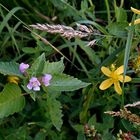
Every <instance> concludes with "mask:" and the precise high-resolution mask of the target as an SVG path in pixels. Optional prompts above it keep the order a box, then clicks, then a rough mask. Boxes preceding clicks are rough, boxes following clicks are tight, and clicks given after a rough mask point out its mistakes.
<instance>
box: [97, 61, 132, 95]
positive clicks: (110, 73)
mask: <svg viewBox="0 0 140 140" xmlns="http://www.w3.org/2000/svg"><path fill="white" fill-rule="evenodd" d="M101 71H102V72H103V73H104V75H106V76H107V77H109V78H108V79H107V80H104V81H103V82H102V83H101V84H100V86H99V88H100V89H101V90H106V89H107V88H109V87H110V86H111V85H112V84H114V89H115V91H116V92H117V93H118V94H119V95H121V94H122V89H121V86H120V82H122V83H123V82H124V83H125V82H129V81H131V77H129V76H125V78H124V79H123V73H124V66H123V65H122V66H120V67H119V68H117V69H115V66H114V65H113V64H112V66H111V70H110V69H109V68H107V67H104V66H103V67H101Z"/></svg>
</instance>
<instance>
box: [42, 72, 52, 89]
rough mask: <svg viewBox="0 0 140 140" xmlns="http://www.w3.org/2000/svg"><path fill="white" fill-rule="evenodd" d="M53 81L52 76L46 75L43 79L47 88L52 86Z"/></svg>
mask: <svg viewBox="0 0 140 140" xmlns="http://www.w3.org/2000/svg"><path fill="white" fill-rule="evenodd" d="M51 79H52V75H50V74H45V75H44V76H43V77H42V83H44V85H45V86H46V87H47V86H49V85H50V83H49V82H50V80H51Z"/></svg>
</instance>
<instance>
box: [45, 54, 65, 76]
mask: <svg viewBox="0 0 140 140" xmlns="http://www.w3.org/2000/svg"><path fill="white" fill-rule="evenodd" d="M63 71H64V64H63V57H62V58H61V60H60V61H58V62H51V63H50V62H48V61H47V62H46V63H45V66H44V69H43V73H44V74H46V73H50V74H56V73H62V72H63Z"/></svg>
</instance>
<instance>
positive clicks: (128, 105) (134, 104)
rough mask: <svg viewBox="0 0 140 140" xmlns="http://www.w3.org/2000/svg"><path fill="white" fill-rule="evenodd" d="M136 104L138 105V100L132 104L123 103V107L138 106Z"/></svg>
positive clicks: (139, 102) (139, 103)
mask: <svg viewBox="0 0 140 140" xmlns="http://www.w3.org/2000/svg"><path fill="white" fill-rule="evenodd" d="M138 105H140V101H138V102H135V103H133V104H127V105H125V106H124V107H136V106H138Z"/></svg>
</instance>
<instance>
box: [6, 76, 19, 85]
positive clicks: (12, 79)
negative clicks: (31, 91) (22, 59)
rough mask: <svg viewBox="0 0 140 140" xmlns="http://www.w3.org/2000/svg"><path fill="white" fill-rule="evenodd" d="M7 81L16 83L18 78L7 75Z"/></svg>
mask: <svg viewBox="0 0 140 140" xmlns="http://www.w3.org/2000/svg"><path fill="white" fill-rule="evenodd" d="M7 81H8V82H10V83H15V84H18V83H19V78H18V77H17V76H8V77H7Z"/></svg>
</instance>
